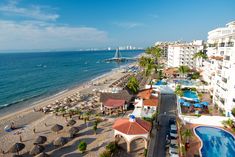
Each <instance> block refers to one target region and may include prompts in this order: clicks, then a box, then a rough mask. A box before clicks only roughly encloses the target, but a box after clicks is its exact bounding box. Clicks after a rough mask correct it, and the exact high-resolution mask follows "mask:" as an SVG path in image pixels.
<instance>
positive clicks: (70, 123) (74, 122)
mask: <svg viewBox="0 0 235 157" xmlns="http://www.w3.org/2000/svg"><path fill="white" fill-rule="evenodd" d="M74 124H76V121H75V120H73V119H71V120H69V121H68V125H69V126H73V125H74Z"/></svg>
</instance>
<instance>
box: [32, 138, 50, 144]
mask: <svg viewBox="0 0 235 157" xmlns="http://www.w3.org/2000/svg"><path fill="white" fill-rule="evenodd" d="M46 141H47V137H46V136H38V137H37V138H36V140H35V141H34V144H43V143H45V142H46Z"/></svg>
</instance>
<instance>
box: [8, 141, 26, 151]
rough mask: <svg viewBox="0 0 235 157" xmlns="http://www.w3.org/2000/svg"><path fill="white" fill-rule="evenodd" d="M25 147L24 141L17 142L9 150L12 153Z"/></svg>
mask: <svg viewBox="0 0 235 157" xmlns="http://www.w3.org/2000/svg"><path fill="white" fill-rule="evenodd" d="M24 147H25V144H24V143H15V144H14V145H13V146H12V147H11V148H10V149H9V150H8V152H10V153H18V152H19V151H21V150H23V149H24Z"/></svg>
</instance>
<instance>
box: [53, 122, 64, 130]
mask: <svg viewBox="0 0 235 157" xmlns="http://www.w3.org/2000/svg"><path fill="white" fill-rule="evenodd" d="M63 128H64V127H63V126H62V125H59V124H55V125H54V126H53V127H52V128H51V130H52V131H54V132H58V131H60V130H63Z"/></svg>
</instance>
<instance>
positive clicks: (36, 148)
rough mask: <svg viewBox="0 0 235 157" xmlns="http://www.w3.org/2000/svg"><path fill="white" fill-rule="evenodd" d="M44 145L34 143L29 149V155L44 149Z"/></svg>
mask: <svg viewBox="0 0 235 157" xmlns="http://www.w3.org/2000/svg"><path fill="white" fill-rule="evenodd" d="M44 149H45V148H44V147H43V146H41V145H34V146H33V148H32V149H31V150H30V152H29V154H30V155H37V154H40V153H41V152H43V151H44Z"/></svg>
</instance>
